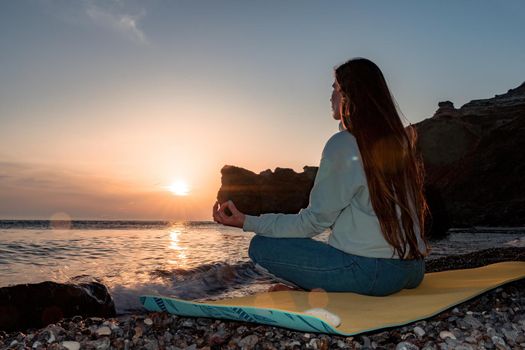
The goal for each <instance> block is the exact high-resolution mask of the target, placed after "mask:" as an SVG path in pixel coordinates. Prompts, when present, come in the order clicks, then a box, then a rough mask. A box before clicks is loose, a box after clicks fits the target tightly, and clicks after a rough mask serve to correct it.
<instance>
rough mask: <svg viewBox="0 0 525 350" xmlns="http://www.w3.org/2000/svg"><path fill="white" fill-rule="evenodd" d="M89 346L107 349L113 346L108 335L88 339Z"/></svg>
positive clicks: (100, 349)
mask: <svg viewBox="0 0 525 350" xmlns="http://www.w3.org/2000/svg"><path fill="white" fill-rule="evenodd" d="M86 344H87V345H88V347H91V348H95V349H97V350H106V349H109V347H110V346H111V342H110V340H109V338H108V337H103V338H100V339H97V340H92V341H88V342H87V343H86Z"/></svg>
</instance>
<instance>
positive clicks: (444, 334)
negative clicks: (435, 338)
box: [439, 331, 456, 339]
mask: <svg viewBox="0 0 525 350" xmlns="http://www.w3.org/2000/svg"><path fill="white" fill-rule="evenodd" d="M439 337H440V338H441V339H446V338H451V339H456V336H455V335H454V334H453V333H452V332H450V331H441V332H439Z"/></svg>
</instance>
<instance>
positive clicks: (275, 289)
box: [268, 283, 302, 292]
mask: <svg viewBox="0 0 525 350" xmlns="http://www.w3.org/2000/svg"><path fill="white" fill-rule="evenodd" d="M286 290H302V289H300V288H294V287H290V286H287V285H286V284H282V283H277V284H274V285H273V286H271V287H270V288H268V292H280V291H286Z"/></svg>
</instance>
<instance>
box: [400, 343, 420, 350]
mask: <svg viewBox="0 0 525 350" xmlns="http://www.w3.org/2000/svg"><path fill="white" fill-rule="evenodd" d="M396 350H419V347H418V346H417V345H415V344H412V343H410V342H407V341H402V342H401V343H398V344H397V345H396Z"/></svg>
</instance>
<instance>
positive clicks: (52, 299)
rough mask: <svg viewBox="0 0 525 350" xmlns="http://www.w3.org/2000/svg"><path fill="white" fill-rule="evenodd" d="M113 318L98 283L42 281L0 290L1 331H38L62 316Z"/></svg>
mask: <svg viewBox="0 0 525 350" xmlns="http://www.w3.org/2000/svg"><path fill="white" fill-rule="evenodd" d="M76 315H83V316H95V315H98V316H102V317H113V316H115V305H114V303H113V299H112V298H111V296H110V295H109V292H108V290H107V288H106V287H105V286H104V285H103V284H100V283H98V282H90V283H82V284H78V285H76V284H63V283H56V282H50V281H47V282H41V283H34V284H20V285H15V286H9V287H2V288H0V329H3V330H6V331H14V330H18V329H27V328H40V327H44V326H46V325H48V324H50V323H56V322H57V321H59V320H60V319H62V318H64V317H73V316H76Z"/></svg>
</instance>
